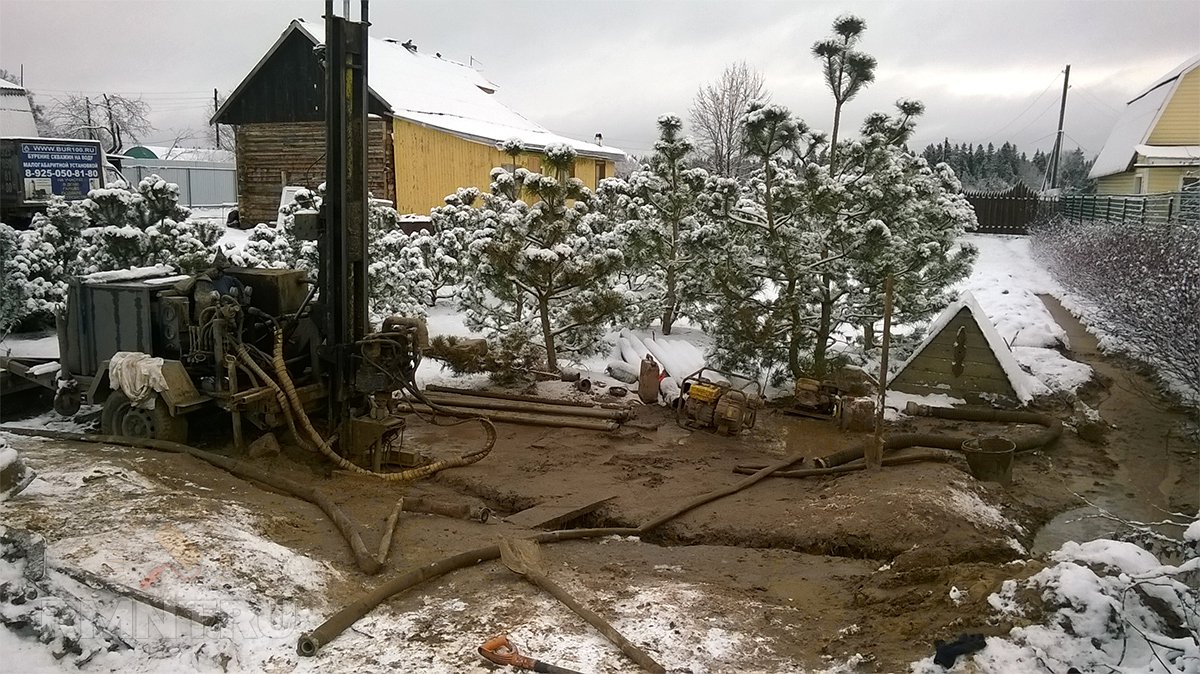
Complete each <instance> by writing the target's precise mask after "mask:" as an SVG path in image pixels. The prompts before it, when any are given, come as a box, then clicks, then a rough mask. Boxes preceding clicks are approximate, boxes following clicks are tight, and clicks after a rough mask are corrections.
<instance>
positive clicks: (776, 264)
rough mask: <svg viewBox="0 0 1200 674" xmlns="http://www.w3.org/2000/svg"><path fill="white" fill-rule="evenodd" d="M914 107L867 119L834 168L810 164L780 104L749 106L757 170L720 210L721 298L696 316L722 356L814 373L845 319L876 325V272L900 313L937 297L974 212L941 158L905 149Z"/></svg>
mask: <svg viewBox="0 0 1200 674" xmlns="http://www.w3.org/2000/svg"><path fill="white" fill-rule="evenodd" d="M921 112H922V106H921V105H920V104H919V103H916V102H911V101H901V102H900V103H899V104H898V114H897V115H895V116H888V115H883V114H878V113H876V114H873V115H870V116H868V117H867V119H866V120H865V121H864V123H863V127H862V133H861V138H860V139H857V140H856V141H854V142H850V143H845V146H844V152H843V153H842V154H841V155H840V156H841V159H839V161H838V166H837V170H836V171H835V172H831V170H830V168H829V166H828V165H827V164H821V163H819V162H818V161H816V159H815V158H816V157H818V156H819V155H820V150H821V149H822V148H823V141H824V139H823V138H821V137H820V136H817V135H814V134H812V133H811V132H809V131H808V129H807V127H806V125H804V124H803V122H800V121H799V120H795V119H793V118H792V117H791V115H790V113H789V112H788V111H787V110H786V109H785V108H782V107H779V106H770V107H768V108H756V109H752V110H751V112H750V113H748V114H747V115H746V118H745V138H746V143H747V147H748V148H749V151H750V154H751V155H752V156H754V157H756V158H757V159H758V162H759V165H760V169H759V171H758V172H757V173H756V174H755V177H754V178H752V179H751V181H750V182H749V184H748V185H746V186H745V187H744V188H743V190H742V193H741V200H740V201H739V202H738V203H737V204H736V205H735V206H734V207H733V208H731V209H729V210H728V211H727V213H728V222H727V225H728V230H729V231H730V241H729V243H728V244H727V245H726V248H727V249H728V251H730V252H729V253H728V255H730V256H732V257H733V259H732V263H731V264H728V265H725V266H720V267H718V269H719V270H720V273H717V274H714V279H715V281H714V285H715V286H717V287H718V288H719V289H720V291H721V296H720V299H719V301H718V302H717V303H716V306H714V307H713V310H712V312H711V313H710V314H709V315H708V316H706V321H705V326H706V327H708V328H709V329H710V331H711V332H712V333H713V336H714V339H715V346H716V352H717V356H718V358H719V359H720V360H721V361H722V362H723V363H724V364H726V365H729V366H734V367H739V368H741V369H745V370H748V371H750V372H753V373H758V374H763V373H767V374H768V375H769V376H770V378H771V379H773V380H774V381H776V382H779V381H782V380H783V379H785V378H786V377H789V376H790V377H792V378H799V377H805V376H816V377H818V378H820V377H823V376H824V375H825V372H826V368H827V365H828V363H827V361H828V360H829V358H828V356H827V354H828V349H829V347H830V346H831V345H832V344H833V343H834V342H835V340H836V339H838V337H837V335H838V334H839V333H840V331H841V330H842V328H844V327H848V326H855V325H857V326H860V327H862V328H864V329H865V328H866V326H868V325H870V326H873V325H874V323H875V321H876V320H877V318H878V316H879V315H880V309H879V307H878V304H879V298H878V289H879V288H880V286H881V283H882V279H883V278H884V276H885V275H887V274H893V275H894V276H896V278H897V306H898V307H901V309H900V313H901V315H902V316H907V317H909V318H911V319H912V320H918V319H921V318H925V317H927V316H928V315H929V313H930V312H932V311H936V310H937V309H940V308H941V307H942V306H944V304H945V302H946V300H947V297H946V293H947V291H948V289H949V288H950V287H951V286H952V285H953V283H954V282H956V281H957V280H960V279H961V278H962V277H963V275H964V274H965V273H966V272H967V271H969V268H970V263H971V261H972V259H973V256H974V251H973V250H972V249H970V248H969V247H957V246H956V243H955V242H956V240H957V238H958V237H959V236H960V235H961V233H962V231H963V229H964V227H965V226H967V225H969V224H971V223H972V222H973V218H974V213H973V211H972V210H971V208H970V206H969V204H967V202H966V201H965V199H964V198H962V196H961V194H959V192H960V189H959V188H960V186H959V184H958V181H957V180H956V178H955V177H954V174H953V172H952V171H950V170H949V168H948V167H943V168H941V169H939V170H937V171H934V170H933V169H930V168H929V165H928V163H927V162H925V161H923V160H921V159H919V158H917V157H915V156H914V155H913V154H912V153H911V152H909V151H908V150H907V149H906V148H905V143H906V142H907V140H908V138H909V137H910V136H911V133H912V129H913V124H914V122H913V120H914V118H915V117H916V116H918V115H919V114H921ZM719 202H720V200H714V202H713V203H719ZM727 202H728V200H726V203H727ZM867 341H871V340H870V338H869V337H868V339H867Z"/></svg>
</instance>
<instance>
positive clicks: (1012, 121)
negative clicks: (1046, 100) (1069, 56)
mask: <svg viewBox="0 0 1200 674" xmlns="http://www.w3.org/2000/svg"><path fill="white" fill-rule="evenodd" d="M1056 82H1058V75H1055V76H1054V77H1053V78H1052V79H1051V80H1050V83H1049V84H1047V85H1046V88H1045V89H1042V93H1040V94H1038V95H1037V98H1035V99H1033V102H1031V103H1030V104H1029V105H1028V106H1026V107H1025V109H1024V110H1022V111H1021V113H1020V114H1018V115H1017V116H1016V117H1013V118H1012V119H1010V120H1008V122H1007V123H1006V124H1005V125H1004V126H1002V127H1000V128H999V129H996V130H995V131H993V132H992V133H990V134H988V135H987V136H985V137H984V139H983V140H985V141H987V140H991V139H993V138H995V137H996V136H997V135H999V133H1000V132H1001V131H1003V130H1005V129H1007V128H1008V127H1009V126H1011V125H1012V124H1013V123H1014V122H1016V121H1017V120H1018V119H1020V118H1021V117H1023V116H1024V115H1025V113H1027V112H1029V110H1030V109H1031V108H1033V106H1035V105H1037V102H1038V101H1040V100H1042V96H1045V95H1046V92H1047V91H1050V87H1052V86H1054V84H1055V83H1056ZM1042 114H1045V112H1043V113H1042Z"/></svg>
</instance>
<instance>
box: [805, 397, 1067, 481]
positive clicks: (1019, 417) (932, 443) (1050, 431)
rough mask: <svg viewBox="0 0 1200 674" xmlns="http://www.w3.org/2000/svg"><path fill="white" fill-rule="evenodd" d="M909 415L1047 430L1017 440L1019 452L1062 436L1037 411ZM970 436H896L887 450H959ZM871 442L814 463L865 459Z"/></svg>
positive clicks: (912, 410)
mask: <svg viewBox="0 0 1200 674" xmlns="http://www.w3.org/2000/svg"><path fill="white" fill-rule="evenodd" d="M907 413H908V414H915V415H918V416H928V417H935V418H938V419H954V420H958V421H980V422H993V423H1018V424H1038V425H1040V426H1043V427H1044V430H1042V431H1039V432H1037V433H1034V434H1031V435H1024V436H1020V437H1017V438H1016V439H1015V440H1014V441H1013V443H1014V444H1015V445H1016V451H1018V452H1027V451H1029V450H1031V449H1037V448H1038V447H1044V446H1047V445H1050V444H1053V443H1054V441H1056V440H1058V438H1059V436H1061V435H1062V422H1061V421H1059V420H1058V419H1055V418H1054V417H1052V416H1050V415H1047V414H1038V413H1037V412H1010V411H1008V410H995V409H991V408H990V407H959V408H949V407H929V406H927V405H912V404H910V405H909V407H908V409H907ZM972 439H973V437H972V436H969V435H947V434H944V433H892V434H889V435H886V436H884V439H883V451H885V452H890V451H895V450H897V449H904V448H905V447H934V448H937V449H950V450H954V451H959V450H961V449H962V444H963V442H965V441H967V440H972ZM874 442H875V441H874V440H868V441H866V442H863V443H860V444H858V445H856V446H854V447H851V448H849V449H843V450H840V451H837V452H834V453H832V454H829V455H828V456H823V457H821V458H819V459H816V460H815V461H813V463H814V464H816V466H817V467H818V468H832V467H834V466H840V465H842V464H845V463H849V462H851V461H854V460H855V459H861V458H863V457H864V456H865V455H866V450H867V447H868V446H870V445H871V444H872V443H874Z"/></svg>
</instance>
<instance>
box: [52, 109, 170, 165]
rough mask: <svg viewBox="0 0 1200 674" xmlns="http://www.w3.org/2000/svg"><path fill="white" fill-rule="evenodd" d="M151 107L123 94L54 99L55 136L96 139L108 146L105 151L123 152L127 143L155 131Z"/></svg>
mask: <svg viewBox="0 0 1200 674" xmlns="http://www.w3.org/2000/svg"><path fill="white" fill-rule="evenodd" d="M149 114H150V104H149V103H147V102H146V101H144V100H142V99H141V98H130V97H128V96H122V95H120V94H100V95H99V96H81V95H79V94H71V95H68V96H65V97H63V98H61V99H60V98H56V99H54V105H53V106H52V107H51V108H50V121H51V123H52V124H53V125H54V132H55V135H59V136H63V137H65V138H94V139H96V140H99V141H101V142H103V143H106V144H107V149H106V152H109V153H116V152H120V151H121V150H122V149H124V147H125V141H126V140H131V141H133V142H135V143H136V142H138V140H139V137H140V136H142V135H144V134H146V133H149V132H150V131H153V130H154V126H153V125H152V124H150V120H149V119H148V116H149Z"/></svg>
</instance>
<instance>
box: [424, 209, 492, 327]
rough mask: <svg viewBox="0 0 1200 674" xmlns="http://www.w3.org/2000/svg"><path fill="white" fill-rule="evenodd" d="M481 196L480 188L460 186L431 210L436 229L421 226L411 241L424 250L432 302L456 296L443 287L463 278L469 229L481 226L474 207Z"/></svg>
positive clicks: (453, 285) (431, 304)
mask: <svg viewBox="0 0 1200 674" xmlns="http://www.w3.org/2000/svg"><path fill="white" fill-rule="evenodd" d="M479 199H480V192H479V189H478V188H476V187H462V188H459V189H458V190H457V191H456V192H455V193H454V194H451V195H450V196H447V197H446V199H445V203H446V205H445V206H439V207H438V208H435V209H433V211H432V212H431V213H430V219H431V223H432V225H433V232H428V231H425V230H421V232H419V233H418V234H417V235H416V236H415V237H413V241H412V243H413V245H415V246H416V247H417V249H418V250H420V251H421V256H422V258H423V259H424V262H425V268H426V269H428V270H429V273H430V275H431V282H432V288H431V289H430V292H429V306H434V305H435V304H437V301H438V300H439V299H449V298H450V297H453V294H452V293H446V294H443V291H444V290H446V289H448V288H453V287H455V286H457V285H458V284H459V283H460V282H461V281H462V277H463V260H464V259H465V257H466V254H467V247H468V245H469V242H470V233H471V232H473V231H475V230H477V229H478V224H479V217H480V215H479V214H480V211H479V210H478V209H476V208H475V202H477V201H479Z"/></svg>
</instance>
